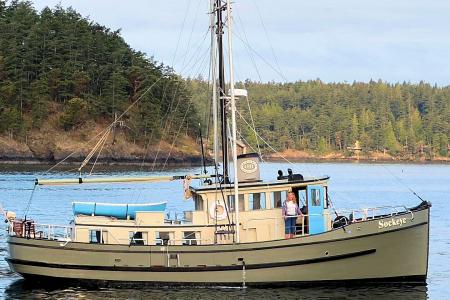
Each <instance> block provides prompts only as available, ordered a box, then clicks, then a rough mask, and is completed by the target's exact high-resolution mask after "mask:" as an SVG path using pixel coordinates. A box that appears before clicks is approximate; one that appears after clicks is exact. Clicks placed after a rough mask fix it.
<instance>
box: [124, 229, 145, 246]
mask: <svg viewBox="0 0 450 300" xmlns="http://www.w3.org/2000/svg"><path fill="white" fill-rule="evenodd" d="M128 236H129V238H130V245H147V232H142V231H130V232H129V233H128Z"/></svg>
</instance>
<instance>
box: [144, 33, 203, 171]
mask: <svg viewBox="0 0 450 300" xmlns="http://www.w3.org/2000/svg"><path fill="white" fill-rule="evenodd" d="M208 32H209V29H208V30H207V31H206V33H205V34H204V36H203V39H202V41H201V42H200V43H199V45H198V47H197V50H196V51H195V54H194V55H193V56H192V57H191V58H190V60H189V61H188V63H187V65H185V66H184V67H183V68H182V69H181V71H180V72H183V71H184V69H188V70H191V69H193V68H194V67H195V66H196V65H197V64H198V63H199V60H200V59H201V60H202V61H203V60H204V58H205V53H202V52H201V51H198V50H199V49H201V47H202V45H203V43H204V41H205V40H206V36H207V35H208ZM187 51H188V50H187ZM197 56H199V57H198V58H197V60H195V61H194V63H193V65H192V66H191V65H190V63H191V61H192V60H193V58H194V57H197ZM188 67H189V68H188ZM180 85H184V86H186V82H184V81H180V82H179V83H178V85H177V87H176V89H175V91H174V95H173V98H172V101H173V100H174V99H175V97H176V94H177V93H178V90H179V88H180ZM181 100H182V99H181V97H179V98H178V102H177V105H176V106H175V109H174V111H176V110H177V109H178V106H179V104H180V103H181ZM167 112H169V110H168V111H167ZM175 117H176V116H175V115H172V118H169V119H166V123H165V125H164V127H163V132H162V135H161V139H160V142H159V144H158V149H157V151H156V155H155V157H154V159H153V164H152V171H154V170H155V167H156V162H157V160H158V156H159V153H160V151H161V146H162V141H163V140H164V137H165V136H166V134H167V133H168V132H169V131H170V129H171V128H172V123H173V121H174V120H175Z"/></svg>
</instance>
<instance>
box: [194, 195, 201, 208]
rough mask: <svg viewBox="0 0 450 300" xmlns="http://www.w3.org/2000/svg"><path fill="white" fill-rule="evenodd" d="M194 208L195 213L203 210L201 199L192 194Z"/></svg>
mask: <svg viewBox="0 0 450 300" xmlns="http://www.w3.org/2000/svg"><path fill="white" fill-rule="evenodd" d="M194 207H195V210H197V211H202V210H203V198H202V196H200V195H197V194H194Z"/></svg>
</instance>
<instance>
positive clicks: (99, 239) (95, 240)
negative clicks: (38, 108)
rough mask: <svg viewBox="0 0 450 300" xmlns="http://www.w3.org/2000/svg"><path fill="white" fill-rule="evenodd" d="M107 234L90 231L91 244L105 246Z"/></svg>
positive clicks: (100, 231) (99, 231)
mask: <svg viewBox="0 0 450 300" xmlns="http://www.w3.org/2000/svg"><path fill="white" fill-rule="evenodd" d="M105 234H106V232H104V231H102V230H89V243H91V244H104V243H105V238H104V236H105Z"/></svg>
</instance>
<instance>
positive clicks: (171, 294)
mask: <svg viewBox="0 0 450 300" xmlns="http://www.w3.org/2000/svg"><path fill="white" fill-rule="evenodd" d="M427 290H428V289H427V286H414V285H408V284H384V285H379V284H377V285H372V286H370V285H367V286H356V287H355V286H333V285H332V286H325V285H324V286H320V287H306V288H305V287H303V288H292V287H290V288H252V287H249V288H246V289H242V288H236V287H185V288H180V287H178V288H174V287H161V288H136V289H115V288H105V289H103V288H100V289H85V288H82V287H77V286H70V285H66V286H63V287H61V286H58V287H42V286H36V285H33V284H30V283H29V282H26V281H25V280H22V279H19V280H17V281H15V282H13V283H11V284H10V285H9V286H8V287H7V288H6V290H5V295H4V296H5V298H6V299H26V298H27V299H29V298H30V295H32V298H33V299H80V298H85V299H214V300H217V299H261V298H263V299H305V300H307V299H339V300H340V299H342V300H344V299H362V298H364V299H396V300H407V299H408V300H409V299H415V300H421V299H427Z"/></svg>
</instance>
